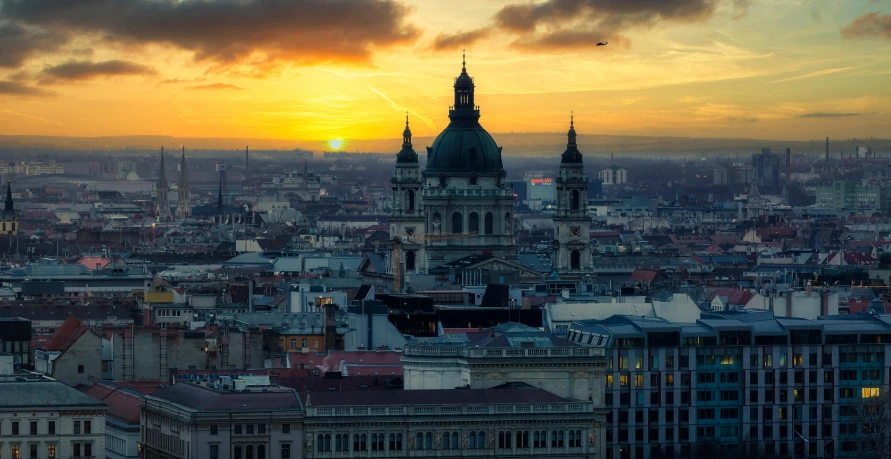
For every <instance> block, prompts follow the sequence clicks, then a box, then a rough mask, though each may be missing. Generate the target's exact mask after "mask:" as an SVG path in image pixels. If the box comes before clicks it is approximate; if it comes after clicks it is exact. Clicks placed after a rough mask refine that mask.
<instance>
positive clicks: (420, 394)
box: [300, 388, 568, 407]
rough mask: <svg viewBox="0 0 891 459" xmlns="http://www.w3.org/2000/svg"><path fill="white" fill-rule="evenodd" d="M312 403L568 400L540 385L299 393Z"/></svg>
mask: <svg viewBox="0 0 891 459" xmlns="http://www.w3.org/2000/svg"><path fill="white" fill-rule="evenodd" d="M300 397H301V399H302V400H303V401H304V403H306V400H307V398H308V399H309V400H310V402H311V403H312V406H314V407H319V406H344V405H481V404H507V403H510V404H531V403H565V402H567V401H568V400H567V399H565V398H563V397H559V396H557V395H554V394H552V393H550V392H548V391H546V390H543V389H538V388H529V389H514V388H504V389H485V390H480V389H477V390H466V389H439V390H403V391H384V392H379V393H375V395H374V397H369V396H368V394H366V393H364V392H362V391H344V392H307V393H303V394H300Z"/></svg>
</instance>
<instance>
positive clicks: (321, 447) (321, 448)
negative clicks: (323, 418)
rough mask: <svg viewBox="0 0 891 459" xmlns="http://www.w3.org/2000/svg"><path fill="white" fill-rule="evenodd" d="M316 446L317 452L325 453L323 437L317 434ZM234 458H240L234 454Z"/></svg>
mask: <svg viewBox="0 0 891 459" xmlns="http://www.w3.org/2000/svg"><path fill="white" fill-rule="evenodd" d="M316 445H318V446H317V448H319V451H325V436H324V435H322V434H319V436H318V437H317V438H316ZM236 453H238V451H237V450H236ZM235 457H236V458H240V457H241V455H240V454H236V456H235Z"/></svg>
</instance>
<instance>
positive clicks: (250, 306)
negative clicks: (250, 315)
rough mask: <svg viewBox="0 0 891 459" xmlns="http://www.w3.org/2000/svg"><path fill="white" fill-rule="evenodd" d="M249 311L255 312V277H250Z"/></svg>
mask: <svg viewBox="0 0 891 459" xmlns="http://www.w3.org/2000/svg"><path fill="white" fill-rule="evenodd" d="M248 312H254V279H253V278H250V279H248Z"/></svg>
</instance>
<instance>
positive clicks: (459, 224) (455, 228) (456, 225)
mask: <svg viewBox="0 0 891 459" xmlns="http://www.w3.org/2000/svg"><path fill="white" fill-rule="evenodd" d="M452 232H453V233H463V232H464V217H463V216H462V215H461V212H455V213H453V214H452Z"/></svg>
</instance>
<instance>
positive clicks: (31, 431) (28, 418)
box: [0, 374, 106, 459]
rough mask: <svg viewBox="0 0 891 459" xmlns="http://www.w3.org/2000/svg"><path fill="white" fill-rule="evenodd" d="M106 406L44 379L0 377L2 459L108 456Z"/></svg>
mask: <svg viewBox="0 0 891 459" xmlns="http://www.w3.org/2000/svg"><path fill="white" fill-rule="evenodd" d="M105 411H106V406H105V404H104V403H102V402H99V401H96V400H94V399H93V398H92V397H89V396H87V395H85V394H83V393H81V392H79V391H77V390H75V389H73V388H71V387H68V386H66V385H65V384H62V383H60V382H58V381H53V380H49V379H45V378H41V377H39V376H24V375H21V374H19V375H10V376H0V457H4V458H7V457H9V458H23V459H24V458H39V459H55V458H94V457H99V456H104V454H105Z"/></svg>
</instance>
